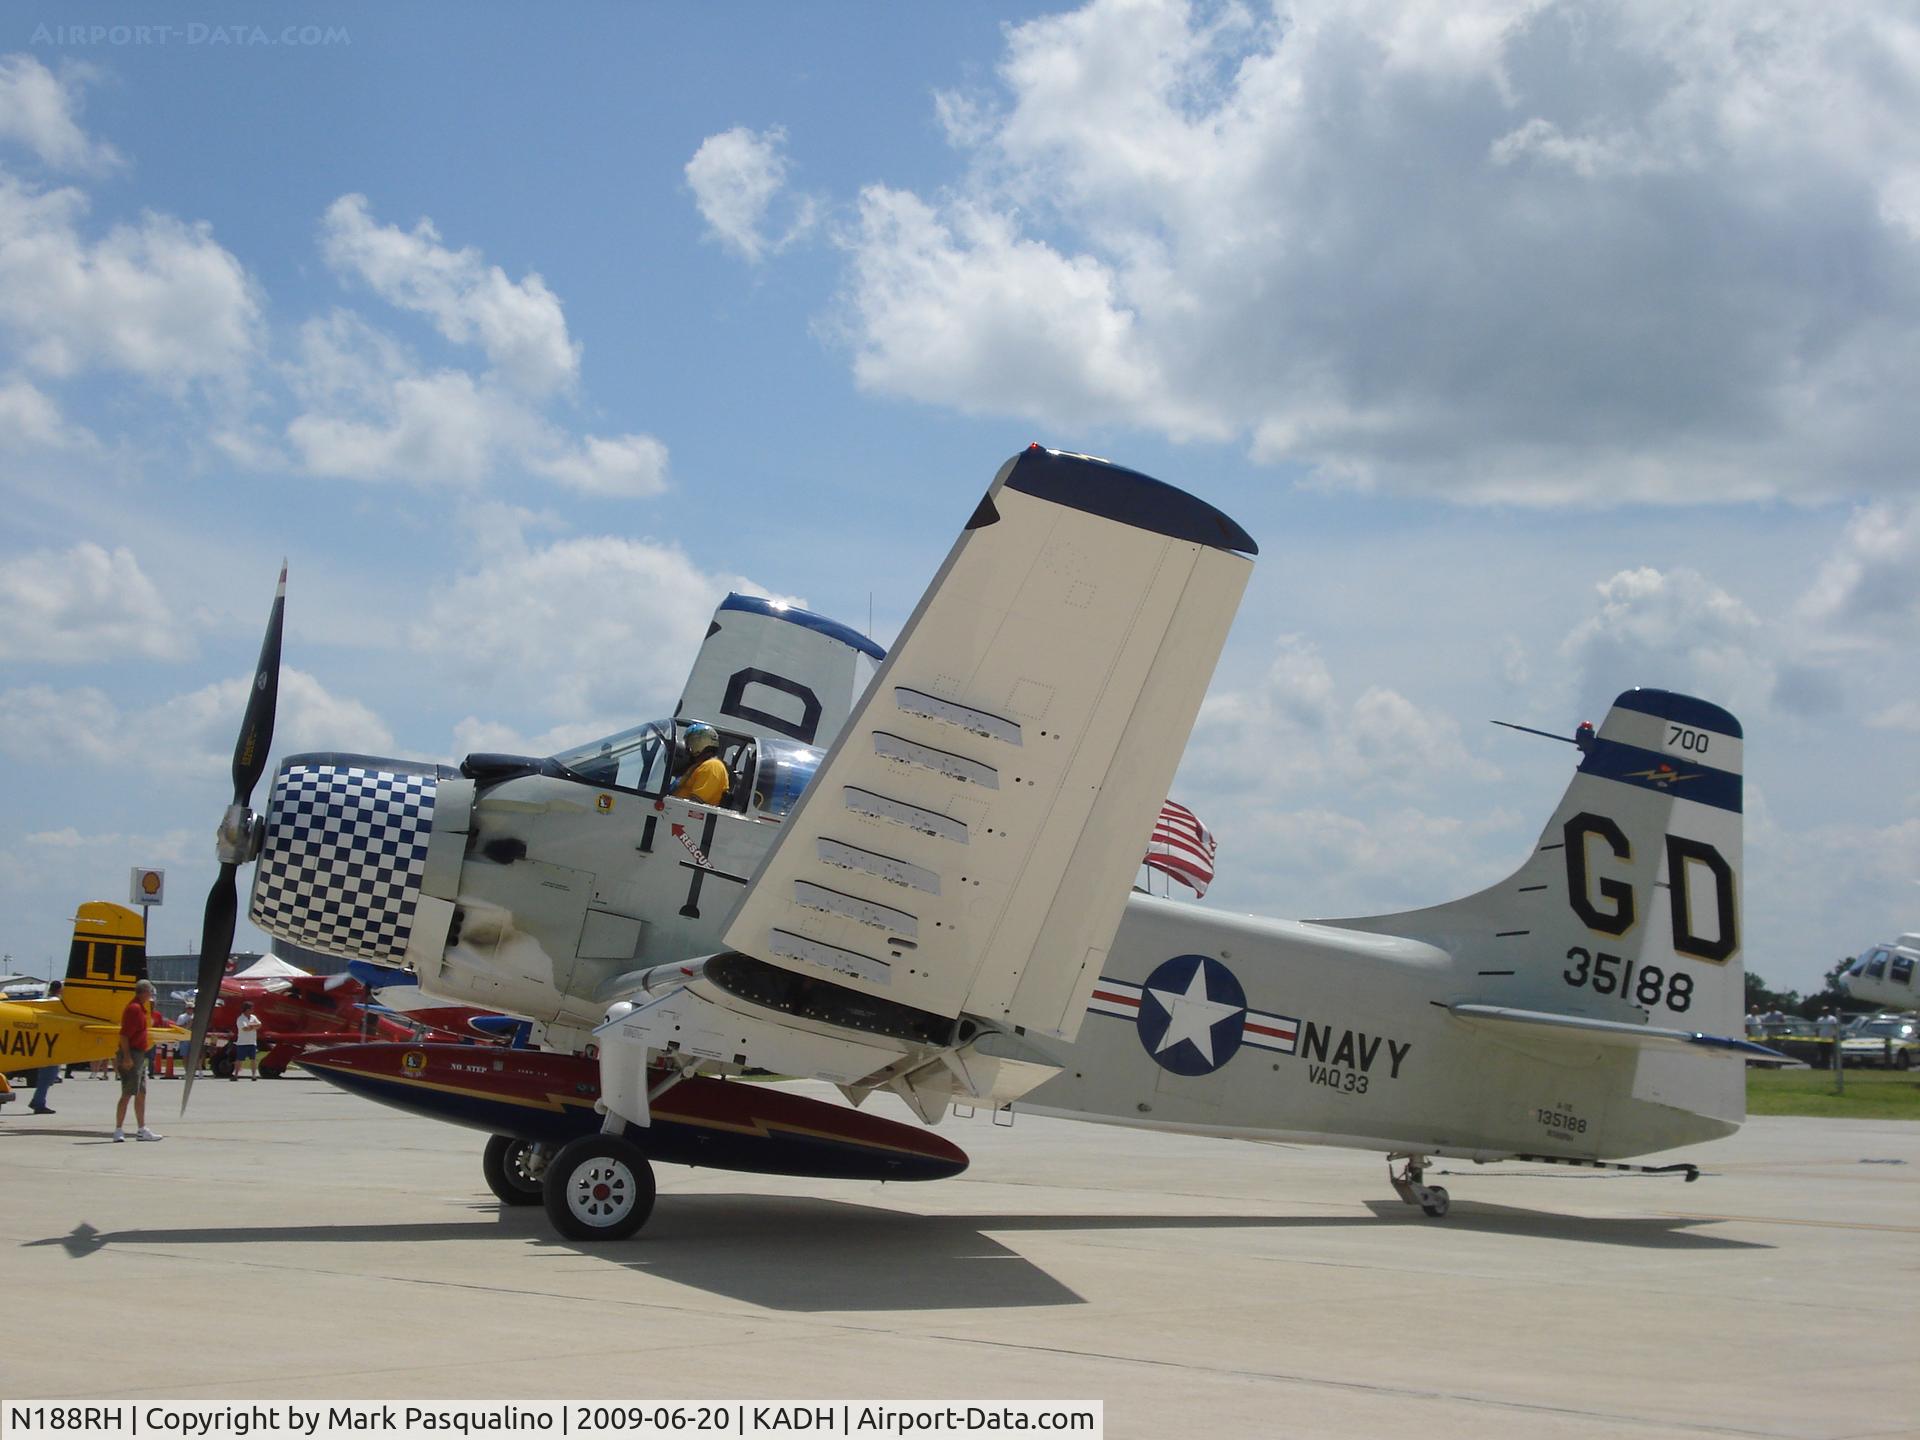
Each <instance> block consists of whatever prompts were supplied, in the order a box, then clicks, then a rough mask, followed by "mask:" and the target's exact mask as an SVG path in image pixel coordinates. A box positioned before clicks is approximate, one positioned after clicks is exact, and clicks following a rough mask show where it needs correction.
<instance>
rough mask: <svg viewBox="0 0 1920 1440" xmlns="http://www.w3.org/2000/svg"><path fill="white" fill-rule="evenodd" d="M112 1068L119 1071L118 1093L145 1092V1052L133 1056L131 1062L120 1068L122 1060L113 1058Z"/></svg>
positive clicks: (139, 1093) (125, 1094)
mask: <svg viewBox="0 0 1920 1440" xmlns="http://www.w3.org/2000/svg"><path fill="white" fill-rule="evenodd" d="M113 1064H114V1068H115V1069H116V1070H119V1071H120V1093H121V1095H122V1096H127V1095H144V1094H146V1093H147V1052H145V1051H142V1052H141V1053H140V1054H138V1055H135V1056H134V1057H133V1063H132V1064H131V1065H127V1066H126V1067H125V1068H124V1069H122V1068H121V1067H122V1064H123V1062H122V1061H121V1060H120V1059H118V1058H117V1057H116V1058H115V1060H114V1062H113Z"/></svg>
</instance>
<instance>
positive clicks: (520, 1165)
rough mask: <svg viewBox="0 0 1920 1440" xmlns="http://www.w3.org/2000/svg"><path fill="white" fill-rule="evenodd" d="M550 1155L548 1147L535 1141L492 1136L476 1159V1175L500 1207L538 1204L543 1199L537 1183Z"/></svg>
mask: <svg viewBox="0 0 1920 1440" xmlns="http://www.w3.org/2000/svg"><path fill="white" fill-rule="evenodd" d="M552 1154H553V1151H552V1149H551V1148H550V1147H548V1146H545V1145H542V1144H540V1143H539V1142H538V1141H535V1140H522V1139H520V1138H518V1137H517V1136H513V1135H495V1136H494V1137H493V1138H492V1139H490V1140H488V1141H487V1148H486V1150H485V1152H484V1153H483V1154H482V1155H481V1157H480V1173H481V1174H483V1175H485V1176H486V1177H487V1188H488V1189H489V1190H491V1191H493V1193H494V1194H495V1195H497V1196H499V1197H500V1203H501V1204H502V1205H538V1204H539V1203H540V1202H541V1200H542V1199H543V1198H544V1196H545V1191H544V1189H543V1188H542V1186H541V1183H540V1182H541V1181H542V1180H543V1179H544V1178H545V1177H546V1173H547V1161H548V1159H549V1158H550V1157H551V1156H552Z"/></svg>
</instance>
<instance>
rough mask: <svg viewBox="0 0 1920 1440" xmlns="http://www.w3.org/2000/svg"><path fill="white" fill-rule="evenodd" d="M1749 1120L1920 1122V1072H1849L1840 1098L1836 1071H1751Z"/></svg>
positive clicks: (1858, 1070) (1860, 1070)
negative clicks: (1754, 1117) (1774, 1117)
mask: <svg viewBox="0 0 1920 1440" xmlns="http://www.w3.org/2000/svg"><path fill="white" fill-rule="evenodd" d="M1747 1113H1748V1114H1749V1115H1818V1116H1823V1117H1825V1116H1839V1117H1844V1118H1849V1119H1855V1120H1920V1070H1863V1069H1860V1068H1859V1067H1857V1066H1852V1065H1849V1066H1848V1067H1847V1091H1846V1094H1844V1095H1836V1094H1835V1093H1834V1089H1833V1072H1832V1071H1831V1070H1759V1069H1750V1070H1748V1071H1747Z"/></svg>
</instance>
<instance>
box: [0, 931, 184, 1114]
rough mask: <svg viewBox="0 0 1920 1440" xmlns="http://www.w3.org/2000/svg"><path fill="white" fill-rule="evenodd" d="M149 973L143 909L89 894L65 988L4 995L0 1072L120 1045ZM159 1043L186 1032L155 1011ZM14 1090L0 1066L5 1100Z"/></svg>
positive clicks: (85, 1058) (96, 1055)
mask: <svg viewBox="0 0 1920 1440" xmlns="http://www.w3.org/2000/svg"><path fill="white" fill-rule="evenodd" d="M146 978H147V944H146V940H145V939H144V938H143V936H142V934H141V924H140V917H139V916H138V915H136V914H135V913H134V912H133V911H131V910H129V909H127V908H126V907H125V906H123V905H110V904H108V903H107V902H106V901H104V900H89V901H88V902H87V903H86V904H84V905H82V906H81V907H80V913H79V914H78V915H76V916H74V919H73V949H72V951H71V953H70V954H69V956H68V959H67V978H66V981H65V982H64V983H63V984H62V986H61V987H60V993H59V994H58V995H55V996H50V997H49V998H47V999H45V1000H0V1072H4V1071H11V1072H13V1073H15V1074H18V1073H19V1072H20V1071H22V1070H33V1069H37V1068H38V1067H40V1066H42V1065H84V1064H86V1063H87V1062H89V1061H92V1060H105V1059H108V1058H110V1057H111V1056H112V1055H113V1053H114V1052H115V1051H116V1050H117V1049H119V1048H120V1016H121V1014H122V1013H123V1012H124V1011H125V1010H126V1008H127V1002H128V1001H129V1000H131V999H133V988H134V986H136V985H138V984H139V983H140V982H141V981H142V980H144V979H146ZM150 1033H151V1035H152V1038H153V1040H154V1042H155V1043H162V1042H164V1043H168V1044H171V1043H174V1042H176V1041H181V1040H185V1039H186V1038H187V1032H186V1031H184V1030H181V1029H179V1028H177V1027H175V1026H172V1025H169V1024H167V1023H166V1022H165V1021H163V1020H161V1019H160V1018H159V1017H158V1016H157V1015H156V1016H153V1017H152V1030H151V1032H150ZM12 1098H13V1095H12V1092H11V1091H10V1090H9V1089H8V1087H7V1081H6V1076H5V1074H4V1073H0V1101H4V1100H10V1099H12Z"/></svg>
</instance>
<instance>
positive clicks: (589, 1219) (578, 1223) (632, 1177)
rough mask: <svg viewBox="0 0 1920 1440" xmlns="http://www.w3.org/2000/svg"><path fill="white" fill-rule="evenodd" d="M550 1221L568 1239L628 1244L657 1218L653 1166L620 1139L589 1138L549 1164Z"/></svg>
mask: <svg viewBox="0 0 1920 1440" xmlns="http://www.w3.org/2000/svg"><path fill="white" fill-rule="evenodd" d="M543 1190H544V1194H543V1196H542V1198H543V1199H544V1200H545V1202H546V1207H547V1219H549V1220H551V1221H552V1222H553V1228H554V1229H556V1230H558V1231H559V1232H560V1233H561V1234H562V1235H564V1236H565V1237H566V1238H567V1239H569V1240H588V1241H593V1240H625V1239H626V1238H627V1237H628V1236H629V1235H631V1234H633V1233H634V1231H636V1230H638V1229H639V1228H640V1227H641V1226H642V1225H644V1224H646V1223H647V1217H648V1216H649V1215H651V1214H653V1197H654V1186H653V1166H651V1165H650V1164H648V1163H647V1157H646V1155H645V1154H644V1153H643V1152H642V1151H641V1149H640V1147H639V1146H638V1145H635V1144H634V1143H633V1142H632V1141H631V1140H627V1139H625V1138H623V1137H622V1136H619V1135H586V1136H583V1137H581V1138H580V1139H578V1140H574V1141H571V1142H569V1143H568V1144H567V1146H566V1147H565V1148H564V1149H562V1150H561V1151H560V1153H559V1154H558V1155H556V1156H554V1157H553V1159H552V1160H550V1161H548V1162H547V1174H546V1179H545V1181H544V1183H543Z"/></svg>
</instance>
